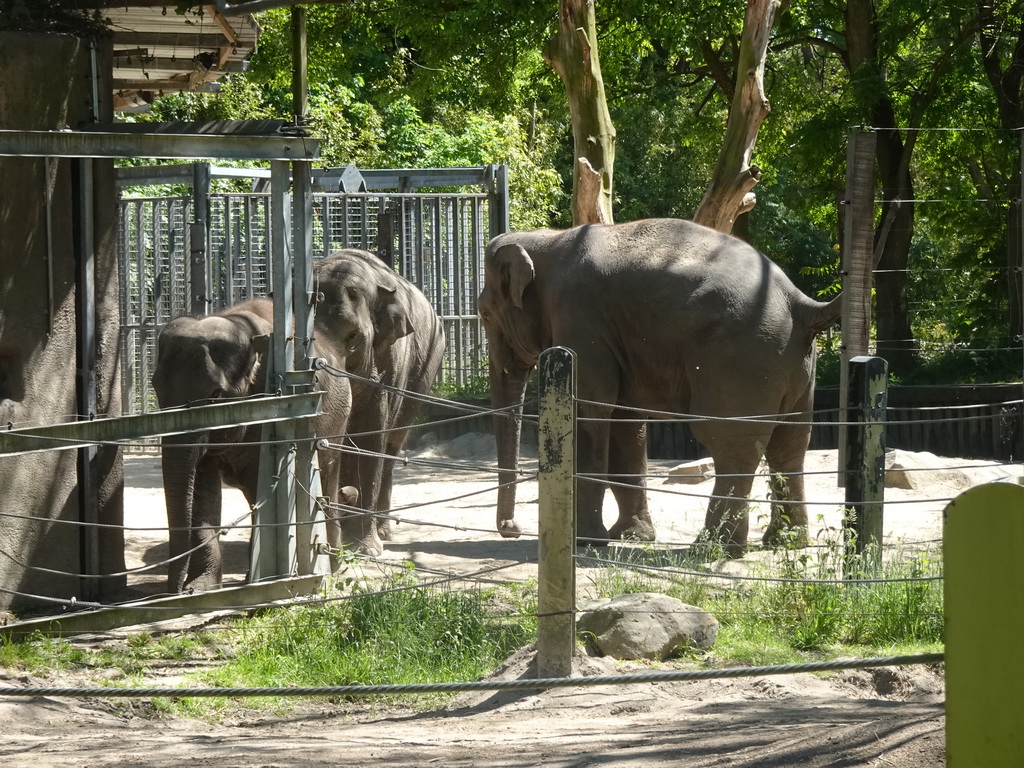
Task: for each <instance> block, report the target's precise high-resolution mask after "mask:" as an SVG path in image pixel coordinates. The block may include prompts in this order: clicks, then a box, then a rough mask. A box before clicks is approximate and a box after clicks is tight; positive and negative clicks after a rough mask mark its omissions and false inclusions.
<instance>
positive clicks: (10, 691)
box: [0, 653, 945, 699]
mask: <svg viewBox="0 0 1024 768" xmlns="http://www.w3.org/2000/svg"><path fill="white" fill-rule="evenodd" d="M944 660H945V654H942V653H925V654H919V655H917V656H888V657H882V658H870V659H844V660H839V661H820V662H807V663H804V664H783V665H780V666H774V667H732V668H729V669H701V670H684V671H676V672H668V671H666V672H644V673H639V674H634V675H598V676H594V677H545V678H537V679H533V680H530V679H521V680H478V681H475V682H465V683H409V684H400V685H334V686H331V685H327V686H319V687H302V686H295V687H285V688H96V687H93V688H30V687H25V688H16V687H10V686H0V696H22V697H32V698H38V697H40V696H74V697H80V696H97V697H103V698H118V699H127V698H151V697H171V698H217V697H226V698H250V697H257V696H391V695H396V694H420V693H457V692H460V691H510V690H512V691H515V690H520V691H522V690H527V691H530V690H547V689H549V688H577V687H595V686H600V685H637V684H641V683H671V682H686V681H694V680H726V679H731V678H738V677H763V676H765V675H791V674H798V673H801V672H832V671H838V670H846V669H870V668H872V667H895V666H903V665H907V664H938V663H940V662H942V661H944Z"/></svg>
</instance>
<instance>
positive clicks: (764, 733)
mask: <svg viewBox="0 0 1024 768" xmlns="http://www.w3.org/2000/svg"><path fill="white" fill-rule="evenodd" d="M424 442H428V441H424ZM493 454H494V451H493V440H490V439H489V438H486V437H484V436H480V435H468V436H464V437H463V438H459V439H458V440H455V441H452V442H451V443H447V444H444V445H427V446H425V447H420V448H419V449H417V450H415V451H410V453H409V458H410V463H409V464H407V465H405V466H401V467H400V468H399V469H398V470H397V472H396V490H395V495H394V496H395V498H394V501H395V507H396V508H399V509H401V511H400V512H398V515H399V516H400V517H401V518H402V519H403V520H405V522H402V523H401V524H399V525H398V526H397V527H396V529H395V530H396V533H395V540H394V541H393V542H392V543H391V544H390V545H389V547H388V551H387V553H386V554H385V556H384V557H383V558H382V560H383V561H384V562H383V563H382V564H381V565H379V566H374V567H375V568H380V569H381V570H382V571H387V569H388V566H387V563H393V564H395V565H397V564H399V563H401V562H404V561H411V562H413V563H415V565H416V567H417V571H418V572H419V574H420V576H421V578H423V579H424V580H426V579H429V578H432V577H433V575H434V574H435V573H438V574H472V573H474V572H476V571H479V570H481V569H485V568H492V567H499V568H500V570H498V571H496V572H493V573H491V574H488V578H493V579H502V580H513V579H515V580H522V579H530V578H535V576H536V565H535V560H536V550H537V546H536V541H535V540H534V539H533V538H531V537H529V536H524V537H523V538H521V539H519V540H515V541H509V540H503V539H501V538H500V537H498V536H497V535H496V534H494V533H492V531H493V526H494V503H495V498H496V494H495V492H494V490H493V486H494V485H495V483H496V480H495V476H494V473H493V467H494V456H493ZM902 458H903V460H904V462H905V463H908V464H912V465H914V466H917V467H919V468H925V471H920V470H919V471H915V472H912V473H910V477H911V479H912V484H913V485H914V487H913V488H889V489H887V491H886V501H887V506H886V511H885V532H886V536H887V539H888V540H889V541H890V542H895V541H897V540H903V541H907V542H919V541H929V540H936V539H940V538H941V521H942V510H943V508H944V507H945V505H946V503H947V502H948V500H949V499H951V498H953V497H955V496H956V495H957V494H958V493H960V492H961V491H962V490H964V489H966V488H968V487H970V486H973V485H978V484H981V483H985V482H992V481H996V480H1000V479H1005V478H1007V477H1010V476H1016V475H1020V474H1021V473H1022V470H1021V467H1020V465H1017V466H1016V467H1005V466H1004V467H994V466H991V465H990V463H989V462H976V461H966V460H961V459H946V458H939V457H935V456H932V455H930V454H913V455H910V456H905V457H902ZM414 460H428V461H430V462H437V463H438V464H440V465H444V466H435V465H433V464H431V465H421V464H417V463H415V461H414ZM525 464H526V468H527V469H532V468H535V466H536V463H535V461H531V460H529V459H527V461H526V462H525ZM672 464H673V463H672V462H659V463H657V464H656V465H655V466H652V472H654V473H663V472H665V471H667V469H668V468H669V467H670V466H672ZM126 465H127V466H126V478H127V485H128V488H127V491H126V525H127V526H129V527H131V528H152V529H155V530H136V531H134V533H133V534H131V535H130V537H129V538H130V542H129V547H128V559H129V566H130V567H139V566H141V565H143V564H150V563H157V562H159V561H160V560H162V559H163V557H165V556H166V533H162V532H161V531H160V530H159V528H160V526H161V524H162V523H164V524H165V520H166V518H165V517H164V514H163V507H162V503H163V500H162V493H161V490H160V477H159V464H158V461H157V460H156V459H155V458H146V457H132V458H129V459H128V460H127V462H126ZM835 469H836V456H835V454H834V452H824V451H821V452H812V453H811V454H809V456H808V462H807V470H808V472H810V473H811V474H810V475H809V477H808V499H809V500H810V501H811V502H812V503H813V505H812V506H811V516H812V518H813V519H814V523H813V528H814V530H813V532H812V533H813V535H815V536H817V535H820V534H821V533H822V532H823V531H825V530H826V529H828V528H835V527H838V526H839V525H840V524H841V512H840V508H841V503H842V499H843V491H842V489H840V488H837V487H836V481H835ZM710 490H711V482H710V481H704V482H701V483H698V484H694V485H680V484H667V483H665V482H664V480H663V479H662V478H660V477H659V478H655V479H652V480H651V481H650V501H651V508H652V516H653V518H654V520H655V523H656V525H657V527H658V536H659V546H663V547H665V548H668V549H673V548H676V547H683V546H685V545H686V544H688V543H689V542H691V541H692V540H693V539H694V537H695V536H696V535H697V532H698V531H699V529H700V526H701V523H702V522H703V517H704V508H705V504H706V495H707V494H708V493H709V492H710ZM467 494H473V495H467ZM765 496H766V481H764V480H760V481H759V482H758V484H757V486H755V491H754V498H755V499H764V498H765ZM536 499H537V486H536V482H526V483H524V484H523V485H522V486H521V489H520V492H519V506H518V511H517V516H518V517H519V518H520V522H521V524H522V526H523V528H524V529H525V530H526V531H535V530H536V520H537V507H536ZM402 508H404V509H402ZM245 511H246V509H245V505H244V502H243V501H242V499H241V495H240V494H238V493H237V492H235V491H225V509H224V519H225V521H231V520H234V519H236V518H239V517H244V516H245ZM751 514H752V526H751V529H752V530H751V540H752V541H758V540H759V539H760V535H761V532H762V531H763V524H764V518H765V516H766V515H767V505H766V504H764V503H760V504H756V505H755V506H754V508H753V509H752V513H751ZM606 516H607V518H608V521H609V522H611V521H612V520H613V519H614V509H613V507H612V504H611V500H610V495H609V502H608V506H607V507H606ZM411 521H417V522H418V523H423V524H416V523H413V522H411ZM247 539H248V531H245V530H243V531H237V532H233V533H231V534H230V535H229V536H228V537H227V539H226V542H225V552H226V555H227V558H228V570H229V571H230V573H229V579H237V580H240V579H241V578H242V577H243V572H244V568H245V563H246V550H247ZM756 557H757V555H748V556H747V557H746V558H744V559H743V560H741V561H738V562H736V563H733V564H731V565H730V568H731V569H735V570H743V569H744V568H746V567H749V565H750V563H751V562H753V560H754V559H755V558H756ZM591 575H592V572H590V571H588V570H586V569H584V570H583V571H582V572H581V573H580V575H579V577H578V583H579V585H580V590H581V593H583V594H585V593H586V592H587V591H588V588H589V587H590V586H592V579H591V578H590V576H591ZM163 578H164V574H163V572H162V571H161V570H160V569H157V570H155V571H154V572H153V573H152V575H149V576H145V577H133V579H132V584H133V586H134V587H135V588H137V589H138V590H139V591H141V592H145V593H150V594H152V593H155V592H158V591H160V589H161V587H162V580H163ZM529 660H530V655H529V654H528V653H522V654H518V655H517V656H515V657H513V658H512V659H510V660H509V661H508V663H507V664H506V667H505V668H504V669H503V670H500V671H499V673H497V674H498V676H501V677H505V678H517V677H521V676H529V675H532V673H531V671H530V670H529V668H528V664H529ZM580 666H581V669H580V673H581V674H614V673H617V672H623V671H629V669H630V667H629V666H628V665H626V664H623V663H620V662H613V661H610V660H607V659H584V660H582V661H581V662H580ZM669 666H671V665H669ZM632 668H633V669H635V668H636V667H635V666H634V667H632ZM66 682H68V681H67V679H66V678H65V677H62V675H60V674H59V673H55V674H54V675H53V676H51V677H50V678H48V679H46V680H45V681H44V680H38V679H35V680H30V679H27V678H23V677H19V676H17V675H4V670H3V669H2V668H0V685H14V684H17V685H21V684H45V685H57V684H64V683H66ZM69 684H74V681H70V683H69ZM943 728H944V716H943V688H942V678H941V670H933V669H927V668H922V667H910V668H906V669H898V670H881V671H875V672H872V671H858V672H847V673H835V674H832V675H829V676H826V677H822V676H815V675H808V674H801V675H788V676H773V677H764V678H748V679H736V680H728V681H707V682H693V683H659V684H646V685H631V686H619V687H596V688H566V689H556V690H552V691H547V692H540V693H538V692H520V693H480V694H463V695H461V696H460V697H458V698H457V699H456V700H455V701H454V702H452V704H451V705H449V706H448V707H447V708H446V709H444V710H442V711H435V712H426V713H424V712H413V711H407V710H404V709H402V708H400V707H395V706H394V705H390V704H389V705H387V706H383V705H376V706H365V705H363V706H359V707H356V706H353V705H346V706H342V705H337V706H335V705H315V706H314V705H308V704H307V705H302V706H300V707H299V708H298V709H297V710H296V711H294V712H292V713H290V714H287V715H268V714H265V713H259V714H254V713H252V712H249V711H241V712H239V713H237V714H236V715H233V716H231V717H229V718H228V719H227V720H226V721H224V722H221V723H218V724H209V723H205V722H200V721H195V720H187V719H180V718H170V717H166V716H156V715H154V714H153V713H152V710H151V708H150V707H148V705H147V704H146V703H145V702H130V701H128V700H98V699H96V700H93V699H89V700H77V699H54V698H42V699H16V698H6V697H5V698H2V699H0V732H2V733H3V738H2V739H0V758H2V761H3V763H4V765H5V766H7V767H9V768H17V767H20V766H93V767H98V766H154V767H160V768H164V767H167V768H169V767H170V766H180V765H183V764H186V763H187V764H189V765H193V766H207V765H209V766H213V765H216V766H218V767H219V768H230V767H231V766H239V767H242V766H244V767H245V768H250V767H251V768H257V767H264V768H272V767H273V768H277V767H278V766H321V765H322V766H328V765H331V766H334V765H337V764H338V763H354V764H360V763H371V762H372V763H376V764H380V765H387V766H429V765H454V766H475V765H488V766H498V767H499V768H512V767H513V766H515V767H518V766H537V765H551V766H592V765H593V766H596V765H602V766H641V765H642V766H668V765H674V766H678V765H686V766H733V767H738V766H750V767H751V768H753V767H754V766H878V767H881V766H895V767H896V768H911V767H913V768H932V767H933V766H943V765H945V748H944V733H943Z"/></svg>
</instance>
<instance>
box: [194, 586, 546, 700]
mask: <svg viewBox="0 0 1024 768" xmlns="http://www.w3.org/2000/svg"><path fill="white" fill-rule="evenodd" d="M532 599H533V598H532V597H529V596H524V595H521V594H520V595H517V594H516V593H515V591H514V590H512V591H510V590H503V591H500V592H499V591H497V590H490V591H454V590H451V589H448V588H441V589H433V588H427V587H420V586H417V585H416V583H415V576H414V575H413V574H412V573H411V572H409V573H405V574H403V575H400V576H397V577H394V578H393V579H391V580H390V582H389V583H388V584H386V585H384V587H383V588H382V589H380V591H375V592H372V593H367V594H362V595H355V596H354V597H353V598H352V599H348V600H341V601H336V602H327V603H319V604H314V605H307V606H299V607H291V608H281V609H276V610H272V611H268V612H266V613H264V614H262V615H261V616H258V617H256V618H253V619H249V620H246V621H243V622H239V624H238V628H239V630H240V636H239V639H238V641H237V642H236V644H235V646H234V648H233V649H232V650H231V654H230V658H229V659H228V660H227V662H226V663H224V664H222V665H219V666H218V667H217V669H215V670H210V671H207V672H203V673H200V674H199V675H198V677H197V679H196V684H197V685H202V686H245V687H272V686H284V685H288V686H338V685H385V684H407V683H431V682H455V681H462V680H474V679H477V678H479V677H481V676H483V675H485V674H487V673H489V672H490V671H492V670H493V669H494V668H495V667H497V666H498V665H499V664H500V663H501V662H502V661H504V660H505V658H507V657H508V656H509V655H511V654H512V652H513V651H515V650H516V649H518V648H520V647H521V646H523V645H526V644H528V643H530V642H532V641H533V639H534V638H535V637H536V619H535V613H536V607H535V605H533V604H531V600H532ZM493 606H499V607H500V609H501V611H502V612H503V613H504V614H505V615H502V614H499V613H496V612H495V611H494V610H492V607H493ZM510 608H512V609H513V610H512V611H511V612H512V613H514V615H513V616H508V615H507V614H508V613H509V612H510V611H509V609H510ZM437 698H438V697H436V696H434V697H427V700H428V701H436V700H437ZM247 704H249V705H253V706H260V707H268V706H269V707H272V708H283V707H286V706H287V704H286V702H282V701H274V700H272V699H267V700H259V699H250V700H248V701H247ZM224 705H225V702H219V701H215V700H203V703H202V704H198V705H197V703H195V702H183V704H182V706H183V707H184V708H185V709H186V710H187V711H189V712H190V713H196V712H198V711H201V710H202V709H204V708H212V709H214V710H216V709H217V708H219V707H221V706H224ZM197 706H198V709H197Z"/></svg>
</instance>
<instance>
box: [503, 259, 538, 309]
mask: <svg viewBox="0 0 1024 768" xmlns="http://www.w3.org/2000/svg"><path fill="white" fill-rule="evenodd" d="M494 264H495V266H496V267H497V268H498V271H499V274H500V275H501V286H502V288H503V289H504V290H505V291H506V292H507V293H508V298H509V300H510V301H511V302H512V304H513V305H514V306H516V307H518V308H519V309H522V308H523V292H524V291H525V290H526V286H528V285H529V284H530V283H532V282H533V278H534V275H535V273H534V270H533V259H531V258H530V254H528V253H527V252H526V249H525V248H523V246H521V245H519V243H509V244H508V245H503V246H501V248H499V249H498V250H497V251H495V253H494Z"/></svg>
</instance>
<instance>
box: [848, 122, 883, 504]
mask: <svg viewBox="0 0 1024 768" xmlns="http://www.w3.org/2000/svg"><path fill="white" fill-rule="evenodd" d="M877 141H878V137H877V134H875V133H874V131H870V130H867V129H866V128H863V127H861V128H852V129H851V130H850V132H849V134H848V143H847V150H846V194H845V198H846V199H845V200H843V201H842V203H841V205H840V208H839V229H840V231H841V232H842V235H843V250H842V255H843V269H842V279H843V286H842V287H843V319H842V327H843V344H842V365H841V366H840V367H839V420H840V421H849V419H848V417H847V415H846V411H847V408H848V406H849V405H850V404H849V403H848V402H847V392H848V390H849V361H850V360H851V359H852V358H854V357H856V356H857V355H866V354H867V353H868V337H869V335H870V331H871V280H872V268H873V267H874V238H875V215H874V190H875V187H874V183H875V182H874V179H875V145H876V144H877ZM845 437H846V434H845V432H844V431H843V430H840V431H839V465H840V466H842V465H843V464H844V463H845V459H846V452H847V450H848V447H847V445H846V439H845ZM845 482H846V477H845V476H844V475H843V474H842V473H840V474H839V485H840V487H842V486H843V483H845Z"/></svg>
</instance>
